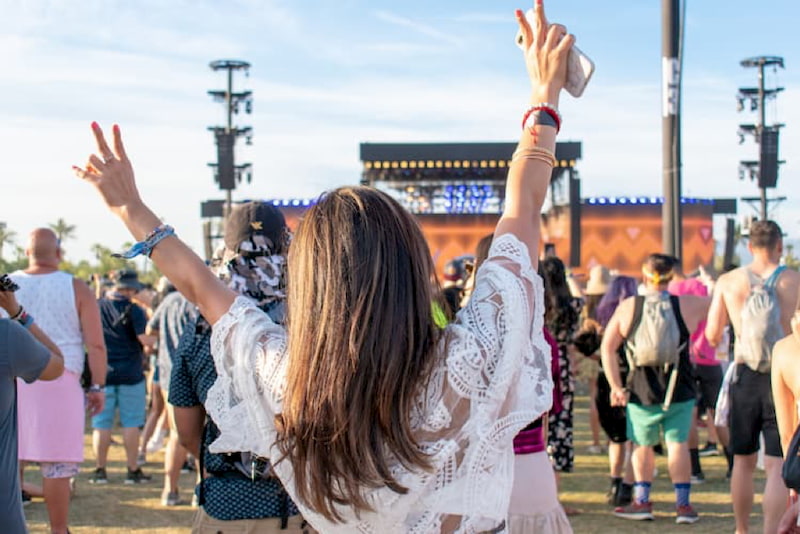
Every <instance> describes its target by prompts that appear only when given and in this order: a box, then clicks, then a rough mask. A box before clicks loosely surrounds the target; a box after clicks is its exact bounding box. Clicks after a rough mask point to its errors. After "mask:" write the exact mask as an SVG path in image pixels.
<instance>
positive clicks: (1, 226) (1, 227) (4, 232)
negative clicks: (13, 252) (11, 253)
mask: <svg viewBox="0 0 800 534" xmlns="http://www.w3.org/2000/svg"><path fill="white" fill-rule="evenodd" d="M16 236H17V233H16V232H15V231H14V230H9V229H8V226H6V223H4V222H0V261H2V259H3V246H4V245H11V244H13V243H14V238H15V237H16Z"/></svg>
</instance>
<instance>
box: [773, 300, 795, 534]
mask: <svg viewBox="0 0 800 534" xmlns="http://www.w3.org/2000/svg"><path fill="white" fill-rule="evenodd" d="M798 359H800V301H798V310H797V311H795V314H794V317H793V318H792V334H791V335H788V336H786V337H785V338H783V339H782V340H780V341H778V342H777V343H776V344H775V348H774V349H773V351H772V369H771V374H772V396H773V399H774V400H775V417H776V419H777V421H778V432H779V434H780V438H781V449H782V450H783V454H784V457H786V454H787V452H788V449H789V443H790V442H791V440H792V436H793V435H794V433H795V432H796V431H797V428H798V425H799V424H800V366H798V365H797V361H798ZM792 497H793V498H792V504H791V506H789V508H788V509H787V510H786V512H785V514H784V516H783V518H782V519H781V521H780V524H779V526H778V534H800V523H798V517H797V516H798V511H800V501H798V499H797V496H796V495H793V496H792Z"/></svg>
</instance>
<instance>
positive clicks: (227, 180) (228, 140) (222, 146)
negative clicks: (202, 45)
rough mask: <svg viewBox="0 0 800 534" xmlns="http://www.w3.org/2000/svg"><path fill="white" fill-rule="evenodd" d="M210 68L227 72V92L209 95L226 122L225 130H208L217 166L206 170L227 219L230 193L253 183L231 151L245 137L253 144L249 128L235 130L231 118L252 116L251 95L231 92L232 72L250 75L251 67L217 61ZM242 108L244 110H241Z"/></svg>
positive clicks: (247, 169) (246, 165) (247, 167)
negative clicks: (219, 191)
mask: <svg viewBox="0 0 800 534" xmlns="http://www.w3.org/2000/svg"><path fill="white" fill-rule="evenodd" d="M209 66H210V67H211V69H212V70H214V71H220V70H222V71H227V74H228V88H227V90H211V91H208V94H209V95H211V97H212V98H213V99H214V101H215V102H222V103H223V104H224V105H225V111H226V115H227V122H226V124H225V126H209V127H208V129H209V130H210V131H212V132H214V138H215V140H216V143H217V162H216V163H209V164H208V166H209V167H212V168H213V169H214V181H216V182H217V184H218V185H219V188H220V189H222V190H223V191H225V206H224V217H226V218H227V216H228V214H229V213H230V211H231V202H232V199H231V191H233V190H234V189H236V184H237V183H240V182H241V181H242V178H243V177H245V178H246V179H247V182H248V183H250V182H251V181H252V179H253V173H252V170H251V168H252V166H251V164H250V163H241V164H238V165H237V164H236V159H235V157H234V147H235V145H236V139H237V138H239V137H241V136H244V138H245V142H246V143H247V144H248V145H250V144H252V138H253V129H252V128H251V127H250V126H234V124H233V116H234V115H236V114H238V113H239V112H240V111H244V112H245V113H247V114H250V113H252V112H253V92H252V91H240V92H234V90H233V72H234V71H244V74H245V76H247V75H249V72H250V63H247V62H246V61H240V60H238V59H220V60H217V61H212V62H211V63H210V64H209ZM242 108H243V109H242Z"/></svg>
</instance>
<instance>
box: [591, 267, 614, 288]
mask: <svg viewBox="0 0 800 534" xmlns="http://www.w3.org/2000/svg"><path fill="white" fill-rule="evenodd" d="M610 283H611V273H609V271H608V269H606V268H605V267H604V266H602V265H595V266H594V267H592V268H591V270H590V271H589V281H588V282H587V283H586V294H587V295H604V294H605V292H606V291H608V284H610Z"/></svg>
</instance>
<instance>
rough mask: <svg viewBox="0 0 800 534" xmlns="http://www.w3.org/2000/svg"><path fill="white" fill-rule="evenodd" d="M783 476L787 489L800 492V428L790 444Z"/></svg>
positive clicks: (782, 472) (784, 460)
mask: <svg viewBox="0 0 800 534" xmlns="http://www.w3.org/2000/svg"><path fill="white" fill-rule="evenodd" d="M781 475H783V483H784V484H786V487H787V488H789V489H793V490H795V491H800V427H797V430H795V431H794V435H793V436H792V442H791V443H789V449H788V450H787V451H786V457H785V458H784V459H783V469H782V470H781Z"/></svg>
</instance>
